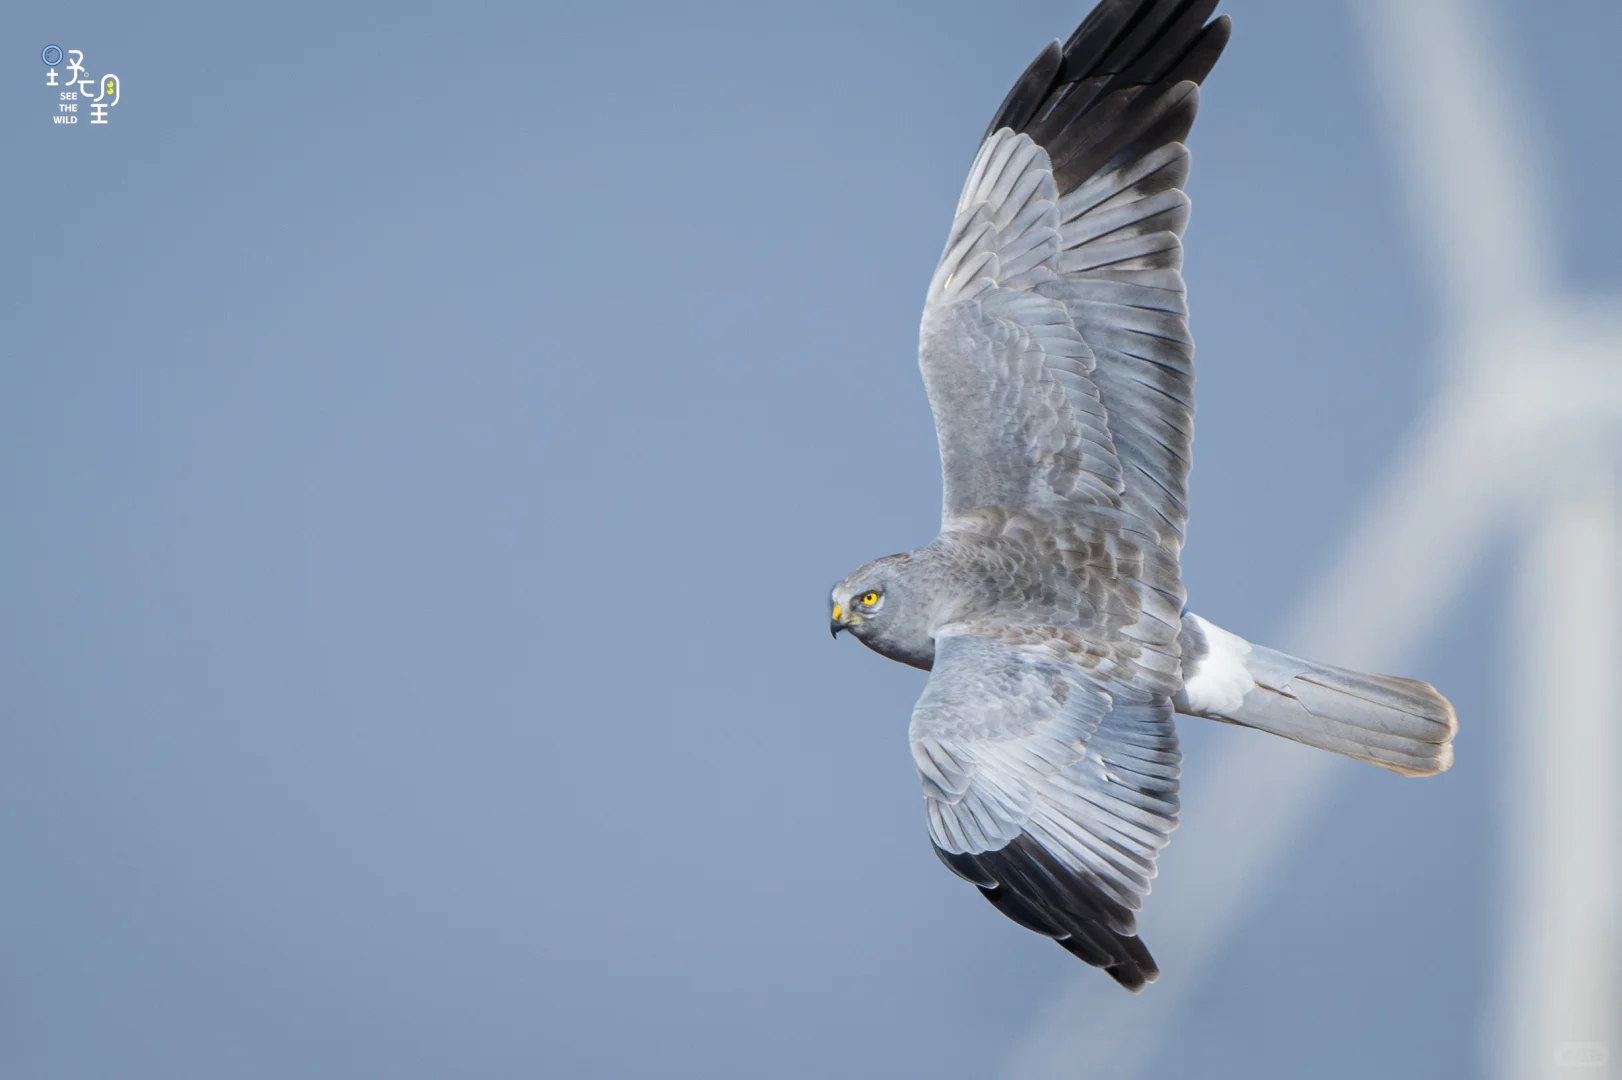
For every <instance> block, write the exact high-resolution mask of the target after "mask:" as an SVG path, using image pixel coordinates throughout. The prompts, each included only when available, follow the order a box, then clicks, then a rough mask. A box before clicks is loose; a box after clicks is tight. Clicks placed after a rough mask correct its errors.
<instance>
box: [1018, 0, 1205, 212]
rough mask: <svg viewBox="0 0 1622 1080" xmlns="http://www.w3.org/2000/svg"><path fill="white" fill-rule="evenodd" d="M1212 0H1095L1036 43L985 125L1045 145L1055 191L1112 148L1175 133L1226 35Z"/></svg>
mask: <svg viewBox="0 0 1622 1080" xmlns="http://www.w3.org/2000/svg"><path fill="white" fill-rule="evenodd" d="M1216 4H1217V0H1103V2H1102V3H1100V4H1099V5H1098V6H1097V7H1095V8H1094V9H1093V10H1092V11H1091V12H1090V13H1089V14H1088V15H1087V17H1086V18H1085V19H1083V20H1082V22H1081V25H1080V26H1079V27H1077V28H1076V31H1075V33H1073V34H1071V35H1070V38H1069V40H1067V41H1066V42H1065V43H1064V45H1063V46H1059V45H1057V43H1055V44H1052V45H1049V46H1048V47H1047V48H1045V49H1043V50H1042V52H1041V54H1040V55H1038V56H1037V58H1036V59H1035V60H1034V61H1032V62H1031V65H1030V66H1029V67H1028V68H1026V69H1025V73H1024V74H1023V75H1021V76H1020V77H1019V79H1018V81H1016V82H1015V83H1014V86H1013V89H1011V90H1010V91H1009V92H1008V96H1007V98H1005V99H1004V100H1003V104H1002V106H1001V107H1000V108H999V109H998V110H997V113H996V115H995V116H994V117H993V118H992V122H991V126H990V127H988V128H987V129H986V134H987V135H990V134H991V133H992V132H994V131H996V130H998V129H999V128H1003V127H1007V128H1011V129H1012V130H1014V131H1018V132H1025V133H1027V134H1029V135H1030V137H1031V138H1032V139H1033V140H1034V141H1035V142H1036V143H1037V144H1038V145H1040V146H1041V147H1042V148H1043V149H1045V150H1046V151H1047V152H1048V156H1049V158H1050V159H1051V160H1052V162H1053V166H1054V170H1053V172H1054V179H1055V180H1056V181H1057V182H1058V184H1059V193H1060V194H1061V195H1063V194H1066V193H1068V192H1069V191H1071V190H1072V189H1074V188H1075V187H1076V186H1077V185H1078V184H1080V183H1082V182H1083V181H1084V180H1085V179H1086V178H1087V177H1088V176H1090V175H1092V173H1093V172H1094V171H1095V170H1097V169H1100V168H1103V167H1105V166H1107V165H1108V164H1110V163H1112V162H1114V161H1116V160H1117V159H1118V157H1119V156H1120V155H1123V154H1125V155H1142V154H1145V153H1149V152H1152V151H1153V150H1154V149H1155V148H1156V147H1157V146H1163V145H1165V144H1166V143H1169V142H1179V141H1181V140H1183V139H1184V138H1186V137H1187V135H1188V131H1189V129H1190V128H1191V127H1192V126H1193V123H1194V112H1195V110H1196V108H1197V106H1198V101H1199V98H1198V95H1191V94H1189V93H1188V89H1189V88H1188V87H1187V86H1185V85H1184V84H1185V83H1193V84H1195V85H1196V86H1198V85H1199V84H1200V83H1201V82H1203V81H1204V79H1205V77H1206V76H1207V75H1209V74H1210V73H1211V69H1212V68H1213V67H1214V66H1215V65H1216V62H1217V60H1218V59H1219V58H1220V57H1221V55H1222V51H1223V49H1224V48H1225V47H1226V46H1227V44H1228V39H1229V37H1230V36H1231V35H1232V31H1233V23H1232V20H1230V19H1229V18H1228V16H1226V15H1220V16H1217V17H1216V18H1214V19H1211V21H1209V22H1207V21H1206V20H1207V19H1208V18H1210V16H1211V15H1212V13H1213V12H1214V11H1215V9H1216Z"/></svg>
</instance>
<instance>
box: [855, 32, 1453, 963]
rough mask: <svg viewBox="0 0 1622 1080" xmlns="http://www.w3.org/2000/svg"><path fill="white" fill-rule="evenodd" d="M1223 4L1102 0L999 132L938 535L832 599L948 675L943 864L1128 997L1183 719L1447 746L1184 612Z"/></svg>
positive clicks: (879, 648) (942, 376)
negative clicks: (1201, 131)
mask: <svg viewBox="0 0 1622 1080" xmlns="http://www.w3.org/2000/svg"><path fill="white" fill-rule="evenodd" d="M1216 3H1217V0H1103V3H1101V4H1099V5H1098V7H1097V8H1096V9H1094V11H1093V12H1092V14H1090V15H1088V16H1087V18H1086V20H1085V21H1083V22H1082V24H1081V26H1080V27H1079V28H1078V29H1077V30H1076V32H1075V33H1074V34H1072V35H1071V36H1070V40H1069V41H1067V42H1066V43H1064V44H1063V45H1060V44H1059V43H1058V42H1057V41H1055V42H1054V43H1053V44H1051V45H1049V46H1048V47H1047V48H1046V49H1044V50H1042V53H1041V55H1040V56H1038V57H1037V58H1036V60H1035V61H1033V62H1032V64H1031V66H1030V67H1029V68H1028V69H1027V70H1026V71H1025V74H1023V75H1022V76H1020V78H1019V81H1018V82H1016V83H1015V84H1014V88H1013V89H1012V90H1010V91H1009V93H1008V97H1007V99H1006V100H1005V101H1004V102H1003V104H1002V107H1001V108H999V109H998V110H997V113H996V116H995V118H994V119H993V120H992V121H991V126H990V128H988V129H987V132H986V136H985V139H984V141H983V142H981V144H980V152H979V153H978V154H977V155H976V156H975V159H974V164H973V166H972V167H971V168H970V169H969V178H968V182H967V183H966V184H965V185H964V187H963V195H962V198H961V199H960V200H959V201H958V205H957V216H956V217H955V219H954V220H953V221H952V230H951V232H950V233H949V234H948V236H947V240H946V250H945V253H944V254H942V256H941V260H940V265H939V266H938V267H936V269H935V276H934V278H933V279H932V280H931V281H930V283H929V292H928V294H927V297H926V299H925V302H924V315H923V323H922V327H921V330H920V345H919V366H920V367H921V368H922V369H923V376H924V386H925V388H926V390H927V391H928V394H929V403H930V407H931V408H932V409H933V411H934V414H935V429H936V433H937V435H938V436H939V440H940V452H941V471H942V474H943V477H944V481H945V498H944V505H943V507H942V511H941V533H940V536H938V537H937V538H936V539H935V540H934V541H932V542H931V543H929V544H926V545H925V546H924V547H921V548H919V549H917V550H916V551H909V552H906V553H905V554H901V555H891V556H889V557H887V558H883V559H878V560H876V561H874V562H871V563H868V564H867V565H866V566H863V567H862V568H861V569H859V570H857V571H856V572H855V573H853V574H851V575H850V576H849V577H847V578H846V579H845V580H844V581H842V582H840V583H839V585H837V586H836V587H835V588H834V591H833V598H832V599H833V630H834V633H835V634H836V635H837V634H838V632H839V631H840V630H849V631H850V632H851V634H852V635H853V636H855V637H856V638H858V639H859V640H860V641H861V642H862V643H863V644H865V645H866V646H867V647H868V648H870V649H872V650H873V651H875V652H877V653H879V654H881V655H883V656H887V657H889V658H890V659H892V660H899V661H901V662H902V663H904V664H911V665H912V666H914V667H919V668H923V669H925V670H927V671H929V672H930V676H929V682H928V685H927V686H926V687H925V689H924V693H923V696H922V697H921V698H919V700H918V704H917V707H916V708H915V709H914V710H913V714H912V726H911V732H910V734H911V740H912V755H913V760H914V761H915V762H916V763H917V766H918V773H919V775H920V777H921V778H922V780H923V787H924V808H925V811H926V813H927V817H928V823H929V837H930V839H931V840H932V841H933V842H934V845H935V851H936V853H937V854H938V855H939V856H940V858H941V861H943V862H944V863H946V865H947V866H948V867H950V868H951V869H952V870H953V871H954V872H955V873H957V875H958V876H959V877H962V878H965V879H966V880H968V881H970V882H972V883H974V884H975V885H976V886H978V887H979V888H980V890H981V891H982V892H983V893H985V895H986V897H987V898H988V899H989V900H990V901H991V902H992V903H993V904H995V905H996V906H997V908H998V909H999V910H1000V911H1002V913H1003V914H1004V915H1007V916H1008V917H1009V918H1011V919H1013V920H1014V921H1015V922H1017V923H1019V924H1020V925H1022V926H1026V927H1029V928H1030V929H1032V930H1035V931H1036V932H1038V933H1040V934H1046V935H1047V936H1048V937H1051V938H1053V939H1055V940H1056V941H1058V942H1059V944H1061V945H1063V946H1064V947H1065V948H1066V949H1068V950H1069V951H1070V952H1072V953H1074V954H1075V955H1076V956H1079V957H1080V958H1081V959H1083V960H1085V961H1086V962H1087V963H1089V964H1093V965H1095V966H1097V967H1101V968H1103V969H1104V970H1105V971H1107V972H1108V973H1109V974H1110V976H1111V977H1112V978H1114V979H1115V980H1116V981H1117V982H1119V983H1120V984H1121V985H1122V986H1125V987H1126V988H1127V989H1129V990H1139V989H1142V987H1143V986H1144V984H1146V983H1148V982H1151V981H1153V980H1154V979H1155V978H1156V976H1157V975H1158V974H1159V970H1158V968H1156V966H1155V962H1154V959H1153V958H1152V957H1151V956H1150V955H1149V951H1148V950H1147V949H1146V948H1145V947H1144V945H1143V943H1142V942H1141V941H1139V940H1138V937H1137V923H1136V918H1135V915H1134V913H1135V912H1136V911H1138V910H1139V909H1140V907H1141V906H1142V902H1143V897H1144V895H1145V894H1147V893H1148V891H1149V880H1150V879H1151V878H1152V877H1154V875H1155V857H1156V855H1157V854H1158V852H1159V851H1160V849H1161V848H1162V847H1164V846H1165V844H1166V840H1167V836H1168V834H1169V833H1170V832H1171V830H1172V827H1173V826H1174V825H1175V824H1176V820H1177V806H1178V804H1177V780H1178V775H1179V772H1180V764H1179V763H1180V760H1181V755H1180V754H1179V753H1178V749H1177V730H1176V727H1175V726H1174V724H1173V722H1172V714H1173V713H1174V712H1176V713H1184V714H1186V715H1190V716H1203V717H1208V718H1210V719H1212V720H1221V721H1224V722H1226V723H1231V724H1240V725H1242V726H1244V727H1250V728H1257V729H1259V730H1262V731H1268V732H1272V733H1273V734H1275V735H1282V736H1284V737H1285V738H1289V739H1295V740H1297V741H1299V742H1303V743H1306V744H1307V745H1309V746H1316V747H1321V748H1322V749H1325V750H1332V751H1334V752H1336V753H1339V754H1346V755H1348V756H1350V757H1354V758H1357V759H1359V760H1362V761H1368V762H1372V763H1374V764H1376V765H1381V766H1384V767H1385V768H1387V769H1391V770H1392V771H1394V772H1399V773H1403V774H1406V775H1410V776H1425V775H1429V774H1431V773H1437V772H1441V771H1442V770H1443V769H1446V768H1447V767H1448V765H1449V764H1451V763H1452V760H1453V750H1452V746H1451V742H1452V739H1453V734H1454V731H1455V730H1456V727H1457V723H1456V721H1455V719H1454V715H1453V709H1452V707H1451V706H1450V705H1449V704H1448V703H1447V701H1446V700H1445V699H1444V698H1442V697H1441V695H1439V694H1438V693H1437V692H1436V691H1435V690H1434V689H1432V688H1431V687H1430V686H1427V685H1426V684H1424V683H1420V682H1413V681H1411V680H1408V679H1398V678H1391V677H1388V676H1384V675H1371V674H1365V673H1363V672H1358V671H1349V670H1346V669H1344V668H1337V667H1332V666H1329V665H1327V664H1320V663H1317V662H1315V661H1311V660H1302V659H1299V658H1297V657H1293V656H1287V655H1285V654H1284V653H1281V652H1276V651H1274V650H1272V649H1268V648H1264V647H1262V646H1260V645H1253V644H1251V643H1250V642H1248V641H1245V640H1244V639H1242V638H1240V637H1237V636H1235V635H1234V634H1230V633H1228V632H1227V631H1225V630H1222V629H1220V628H1218V627H1216V626H1214V625H1212V624H1211V623H1209V622H1207V621H1206V620H1204V619H1202V618H1200V617H1199V616H1198V615H1195V614H1192V613H1190V612H1186V611H1185V610H1184V591H1183V583H1182V578H1181V571H1180V569H1179V566H1178V556H1179V552H1180V550H1181V548H1182V543H1183V527H1184V524H1185V522H1186V520H1187V516H1188V503H1187V485H1188V471H1189V452H1190V441H1191V435H1192V431H1193V412H1194V395H1193V381H1194V371H1193V355H1194V341H1193V338H1192V337H1191V336H1190V335H1189V329H1188V307H1187V303H1186V301H1185V295H1184V288H1183V278H1182V274H1181V272H1180V267H1181V265H1182V241H1181V235H1182V232H1183V227H1184V225H1185V224H1186V223H1187V221H1188V207H1189V202H1188V196H1186V195H1185V194H1184V193H1183V182H1184V180H1185V179H1186V178H1187V176H1188V162H1189V155H1188V150H1187V148H1186V147H1185V146H1184V145H1183V140H1184V138H1185V137H1186V136H1187V135H1188V132H1189V129H1190V127H1191V126H1192V124H1193V122H1194V112H1195V107H1196V105H1197V103H1198V100H1199V85H1200V82H1201V80H1203V79H1204V78H1205V76H1206V74H1207V73H1208V72H1209V71H1210V70H1211V67H1212V65H1214V64H1215V63H1216V60H1217V57H1218V56H1219V55H1221V53H1222V48H1223V46H1224V45H1225V44H1226V43H1227V40H1228V31H1229V24H1228V20H1227V18H1226V17H1223V18H1219V19H1216V20H1213V21H1207V20H1209V19H1210V17H1211V13H1212V11H1213V9H1214V8H1215V7H1216Z"/></svg>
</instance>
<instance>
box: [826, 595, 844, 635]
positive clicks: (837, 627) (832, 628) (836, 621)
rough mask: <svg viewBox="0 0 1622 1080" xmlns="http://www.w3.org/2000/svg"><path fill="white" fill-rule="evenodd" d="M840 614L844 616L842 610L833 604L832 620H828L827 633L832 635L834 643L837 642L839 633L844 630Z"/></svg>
mask: <svg viewBox="0 0 1622 1080" xmlns="http://www.w3.org/2000/svg"><path fill="white" fill-rule="evenodd" d="M842 614H844V611H843V609H842V608H841V607H840V606H839V605H838V604H835V605H834V613H833V618H831V619H829V620H828V633H829V634H831V635H833V639H834V640H835V641H838V640H839V631H841V630H843V629H845V624H844V622H843V621H842V620H841V619H840V618H839V616H840V615H842Z"/></svg>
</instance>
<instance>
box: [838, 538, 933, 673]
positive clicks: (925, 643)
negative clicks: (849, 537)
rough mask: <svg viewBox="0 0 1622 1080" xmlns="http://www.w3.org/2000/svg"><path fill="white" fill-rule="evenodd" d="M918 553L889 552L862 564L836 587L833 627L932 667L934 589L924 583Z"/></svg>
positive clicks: (916, 664) (887, 653) (896, 656)
mask: <svg viewBox="0 0 1622 1080" xmlns="http://www.w3.org/2000/svg"><path fill="white" fill-rule="evenodd" d="M918 569H919V568H918V566H917V565H916V563H915V560H914V557H913V555H912V554H910V553H909V554H902V555H889V556H886V557H885V558H882V559H874V560H873V561H872V562H870V563H868V564H867V565H865V566H863V567H860V568H859V569H857V570H856V571H855V572H854V573H852V574H851V575H850V576H849V577H847V578H845V580H844V581H841V582H840V583H839V584H838V585H835V586H834V589H833V597H832V600H833V612H832V615H831V617H830V622H829V627H828V628H829V629H830V630H831V631H832V632H833V635H834V637H836V638H837V637H838V636H839V632H840V631H841V630H849V631H850V633H851V636H852V637H854V638H855V639H856V640H858V641H860V642H861V643H862V644H863V645H866V646H867V647H868V648H869V649H872V650H873V651H874V652H876V653H878V654H880V655H881V656H887V657H889V658H890V659H892V660H899V661H901V662H902V663H903V664H911V665H912V666H913V667H919V668H923V669H924V670H925V671H928V670H929V668H930V665H931V664H933V663H934V661H935V639H934V635H933V633H932V628H931V625H930V622H931V620H930V612H931V609H932V605H931V604H930V603H929V595H928V590H927V589H923V588H920V586H921V584H922V583H921V582H920V581H919V580H918V578H919V574H918V572H917V571H918Z"/></svg>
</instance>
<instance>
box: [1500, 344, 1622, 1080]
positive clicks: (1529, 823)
mask: <svg viewBox="0 0 1622 1080" xmlns="http://www.w3.org/2000/svg"><path fill="white" fill-rule="evenodd" d="M1619 359H1622V357H1619ZM1616 454H1617V450H1616V446H1615V445H1614V444H1613V445H1611V446H1609V447H1602V448H1600V449H1599V450H1598V452H1594V450H1593V449H1592V448H1590V451H1589V453H1587V454H1581V455H1562V457H1565V458H1568V459H1569V458H1571V457H1578V456H1581V457H1585V458H1587V459H1588V460H1590V461H1592V462H1607V461H1609V462H1611V463H1614V461H1615V459H1616ZM1565 483H1566V486H1567V488H1568V490H1564V491H1560V492H1557V493H1555V496H1554V498H1552V499H1551V500H1550V503H1549V504H1548V505H1547V506H1545V507H1539V508H1538V512H1537V513H1535V514H1534V515H1533V517H1532V521H1531V523H1530V526H1529V533H1530V535H1529V537H1528V543H1527V545H1526V548H1525V551H1524V552H1523V554H1522V556H1521V568H1520V574H1519V580H1518V582H1517V589H1516V596H1515V598H1514V604H1515V618H1514V619H1513V620H1512V622H1511V624H1510V625H1511V628H1512V633H1513V634H1514V640H1513V641H1512V642H1511V647H1510V650H1509V655H1510V656H1512V657H1514V658H1515V665H1514V668H1513V669H1512V670H1511V672H1510V679H1511V687H1512V692H1511V695H1510V696H1511V700H1512V702H1513V709H1514V711H1513V714H1512V716H1511V723H1512V725H1514V728H1513V729H1512V731H1511V734H1510V743H1511V745H1512V746H1513V747H1515V750H1514V751H1513V753H1514V756H1515V767H1514V768H1513V769H1511V770H1509V771H1508V772H1507V773H1506V774H1505V776H1504V778H1503V785H1504V786H1503V798H1502V803H1501V805H1500V813H1502V814H1503V817H1504V823H1505V829H1506V833H1507V836H1506V841H1507V842H1506V843H1505V845H1504V849H1503V850H1504V852H1505V864H1504V865H1503V866H1502V867H1501V869H1500V874H1501V881H1502V885H1501V887H1500V890H1499V895H1500V896H1503V897H1505V898H1506V903H1505V906H1504V910H1503V912H1502V913H1501V917H1502V923H1501V925H1502V927H1503V930H1504V937H1505V948H1504V955H1503V958H1502V960H1501V962H1500V966H1501V973H1500V976H1499V986H1498V1000H1497V1001H1496V1002H1495V1007H1496V1008H1497V1010H1498V1015H1497V1017H1496V1023H1494V1024H1492V1025H1491V1027H1490V1028H1489V1031H1488V1046H1487V1058H1488V1060H1489V1061H1490V1062H1492V1064H1493V1066H1494V1071H1495V1074H1496V1075H1498V1076H1500V1077H1503V1078H1504V1080H1544V1078H1547V1080H1554V1078H1555V1077H1560V1076H1572V1075H1576V1069H1578V1068H1582V1069H1584V1071H1585V1072H1586V1073H1587V1074H1589V1075H1593V1076H1595V1077H1601V1076H1604V1075H1608V1074H1607V1073H1606V1071H1605V1070H1604V1068H1603V1061H1601V1058H1603V1057H1605V1056H1608V1055H1611V1054H1616V1055H1622V973H1619V972H1618V964H1617V957H1618V955H1619V954H1618V949H1622V919H1619V913H1622V881H1618V880H1617V878H1618V869H1617V855H1618V853H1619V852H1622V798H1619V797H1618V794H1617V785H1616V771H1617V769H1618V768H1619V767H1622V708H1619V707H1618V704H1617V697H1616V692H1615V686H1616V671H1617V669H1618V667H1619V666H1622V608H1619V605H1618V601H1619V600H1622V572H1619V567H1618V560H1617V555H1618V552H1622V500H1619V493H1618V488H1619V484H1618V473H1617V471H1616V470H1615V469H1614V468H1613V469H1611V470H1607V469H1606V468H1605V467H1604V466H1603V465H1600V466H1599V467H1597V468H1596V467H1590V468H1587V469H1583V470H1581V471H1580V472H1576V473H1572V474H1569V475H1568V476H1567V477H1566V480H1565ZM1571 487H1575V489H1576V490H1569V489H1570V488H1571Z"/></svg>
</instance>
